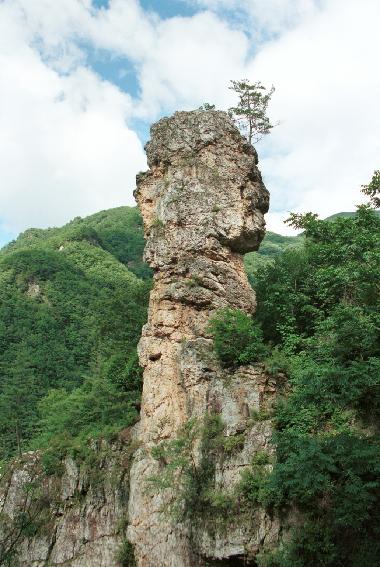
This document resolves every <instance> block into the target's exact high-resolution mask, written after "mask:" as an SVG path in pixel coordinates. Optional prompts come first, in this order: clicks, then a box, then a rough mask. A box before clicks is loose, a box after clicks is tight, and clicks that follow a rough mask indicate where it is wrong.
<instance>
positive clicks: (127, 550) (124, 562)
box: [116, 539, 136, 567]
mask: <svg viewBox="0 0 380 567" xmlns="http://www.w3.org/2000/svg"><path fill="white" fill-rule="evenodd" d="M116 560H117V562H118V563H119V565H120V567H135V566H136V559H135V552H134V549H133V545H132V544H131V543H130V542H129V541H128V540H127V539H125V540H124V541H123V543H122V544H121V547H120V549H119V550H118V552H117V555H116Z"/></svg>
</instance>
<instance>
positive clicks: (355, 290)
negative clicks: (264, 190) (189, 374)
mask: <svg viewBox="0 0 380 567" xmlns="http://www.w3.org/2000/svg"><path fill="white" fill-rule="evenodd" d="M290 222H291V223H292V224H293V225H294V226H295V227H297V228H299V229H302V230H303V243H302V245H298V246H296V247H294V246H293V247H289V248H287V249H286V250H285V251H284V252H283V253H282V254H279V255H277V256H276V257H275V259H274V261H271V262H268V263H266V265H264V266H262V267H261V268H260V269H259V270H258V271H257V273H256V274H255V288H256V293H257V301H258V310H257V314H256V317H255V319H249V318H248V317H247V316H246V315H245V314H243V313H241V312H235V311H233V310H227V311H226V312H224V313H220V314H219V315H218V316H217V317H215V318H214V320H213V322H212V329H213V333H214V338H215V348H216V353H217V355H218V356H219V358H220V360H221V362H222V363H223V364H225V365H230V366H231V365H232V366H233V365H237V366H238V365H239V364H241V363H247V362H253V363H254V362H257V361H259V362H264V364H265V367H266V369H267V372H270V373H274V374H276V373H277V372H279V371H283V372H285V373H286V375H287V377H288V388H287V390H286V394H284V395H283V396H282V397H280V399H279V401H278V403H277V405H276V407H275V409H274V413H273V415H272V418H273V422H274V426H275V431H274V439H273V441H274V443H275V445H276V459H275V461H274V462H272V463H271V465H272V466H271V467H270V469H271V471H269V470H268V464H270V458H269V457H266V456H265V455H262V456H261V457H262V458H261V459H260V461H259V462H257V460H256V462H254V463H253V464H252V468H251V471H250V472H249V473H248V474H247V475H245V477H244V479H243V481H242V485H241V490H242V493H243V496H244V498H245V499H246V501H248V502H250V503H251V505H252V506H253V507H254V506H257V505H259V504H261V505H263V506H265V507H266V508H267V509H268V510H269V511H271V513H276V514H279V515H280V516H281V517H282V518H289V520H290V523H291V520H292V518H293V523H294V524H295V525H294V526H293V529H292V531H291V534H292V537H291V539H290V541H289V542H288V543H287V544H286V545H284V546H283V547H282V548H280V549H278V550H275V551H274V552H271V553H269V554H262V556H261V557H260V558H259V565H260V566H266V567H308V566H311V565H312V566H313V567H317V566H321V567H322V566H330V567H347V566H351V567H372V566H374V565H376V564H378V559H379V557H380V438H379V417H380V389H379V386H380V277H379V275H380V217H379V216H378V214H376V211H374V210H373V209H371V208H370V207H369V206H361V207H359V209H358V211H357V213H356V214H355V215H342V216H339V215H338V216H336V217H335V218H333V219H330V220H325V221H322V220H318V219H317V217H316V216H315V215H313V214H310V213H308V214H306V215H304V216H302V215H291V218H290ZM295 518H298V521H297V520H296V519H295Z"/></svg>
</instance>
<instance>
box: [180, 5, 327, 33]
mask: <svg viewBox="0 0 380 567" xmlns="http://www.w3.org/2000/svg"><path fill="white" fill-rule="evenodd" d="M184 1H185V2H188V3H190V4H193V5H194V4H195V5H197V6H199V7H202V8H206V9H208V10H212V11H215V12H217V13H219V14H223V12H229V16H231V14H233V15H235V18H236V20H237V22H239V23H240V26H241V27H242V28H244V29H245V30H246V32H247V33H249V34H250V35H254V36H256V37H261V36H263V35H264V36H268V34H279V33H281V32H283V31H284V30H287V29H288V28H289V27H292V26H295V25H297V24H299V23H300V22H301V21H302V20H304V19H306V18H310V17H312V16H313V15H314V14H315V13H316V12H317V10H318V9H319V7H320V4H321V2H322V1H323V2H326V1H327V0H184Z"/></svg>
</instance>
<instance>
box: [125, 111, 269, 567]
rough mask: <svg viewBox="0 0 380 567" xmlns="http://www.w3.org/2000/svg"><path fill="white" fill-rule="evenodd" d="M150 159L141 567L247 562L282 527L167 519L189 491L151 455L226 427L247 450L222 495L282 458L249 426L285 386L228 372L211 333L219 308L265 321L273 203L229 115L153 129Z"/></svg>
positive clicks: (217, 462)
mask: <svg viewBox="0 0 380 567" xmlns="http://www.w3.org/2000/svg"><path fill="white" fill-rule="evenodd" d="M146 149H147V156H148V164H149V170H148V171H147V172H146V173H142V174H140V175H139V176H138V179H137V190H136V199H137V201H138V204H139V206H140V209H141V212H142V215H143V219H144V227H145V236H146V240H147V244H146V249H145V259H146V261H147V262H148V263H149V265H150V266H151V267H152V268H153V269H154V272H155V275H154V288H153V291H152V292H151V297H150V306H149V318H148V323H147V324H146V326H145V327H144V329H143V333H142V338H141V341H140V344H139V357H140V363H141V365H142V366H143V368H144V386H143V398H142V411H141V422H140V424H139V430H138V439H139V442H140V444H141V446H140V448H139V449H138V451H137V452H136V454H135V459H134V463H133V465H132V469H131V496H130V501H129V523H130V526H129V529H128V536H129V539H130V541H131V542H132V544H133V545H134V547H135V554H136V558H137V563H138V565H139V566H140V567H149V566H155V567H159V566H160V567H161V566H162V567H164V566H167V567H185V566H196V565H203V564H205V561H209V560H215V559H221V558H227V559H228V558H230V559H233V558H235V560H236V561H238V560H239V559H240V560H241V561H246V559H247V557H250V556H252V557H253V556H254V555H255V553H256V552H257V551H258V550H259V549H261V548H262V546H263V545H269V546H270V545H271V543H273V542H275V541H276V538H277V536H278V526H277V523H276V521H274V520H272V519H271V518H269V517H268V516H267V515H266V514H265V512H264V511H263V510H261V509H259V508H258V509H256V510H253V511H252V510H251V511H250V513H249V514H246V515H245V514H244V513H243V511H239V510H235V511H234V513H233V511H232V510H227V511H225V512H224V515H225V516H226V522H224V525H223V527H221V525H220V522H217V521H216V520H215V521H213V519H212V518H211V519H210V518H208V519H205V521H204V522H202V518H199V517H198V518H197V519H196V518H195V515H193V517H191V516H190V517H189V516H187V517H186V514H183V515H182V516H181V515H179V516H178V514H177V516H176V517H174V516H173V514H171V513H170V512H168V510H170V509H171V508H172V507H173V506H172V504H173V503H175V501H176V499H178V498H179V493H180V492H181V490H182V488H181V478H180V477H181V474H180V471H179V472H178V477H177V478H176V479H175V483H174V485H173V486H172V487H170V486H169V487H168V486H165V485H164V483H161V485H160V483H159V482H155V483H154V482H153V481H154V480H156V481H157V479H160V475H161V477H162V475H163V474H164V472H165V471H164V470H163V469H165V465H167V462H166V463H165V462H163V461H165V459H161V462H160V459H157V458H154V455H152V449H153V452H154V448H155V447H159V446H160V444H161V445H162V444H165V443H167V442H168V441H170V440H174V439H176V438H178V435H179V432H181V431H183V428H184V425H185V424H189V423H191V424H194V423H196V422H203V423H204V420H205V416H206V417H207V416H210V415H213V416H214V415H217V416H219V418H220V423H221V424H222V429H223V431H222V435H223V437H224V438H225V439H226V440H230V446H233V445H234V443H233V441H231V439H232V440H233V439H234V438H235V439H236V438H237V439H238V441H236V443H235V450H234V451H233V452H230V453H229V454H226V451H224V454H223V458H222V459H221V458H220V453H218V455H216V454H215V455H214V456H215V458H214V462H213V483H214V487H215V488H216V489H217V490H218V494H222V495H223V494H224V495H225V494H230V493H231V492H232V491H233V490H234V488H236V486H237V484H238V482H239V480H240V477H241V475H240V473H241V471H242V470H243V469H244V468H245V467H248V466H249V464H250V462H251V459H252V457H253V456H254V455H255V454H256V453H257V452H258V451H261V450H263V449H264V450H268V451H271V448H270V443H269V439H270V435H271V430H270V421H269V420H261V421H256V422H255V421H254V420H252V419H251V417H250V416H251V414H252V412H253V411H257V410H260V409H262V404H263V403H270V397H271V396H272V395H273V391H274V387H273V386H274V385H273V384H270V383H269V382H268V379H267V378H266V377H265V376H264V375H263V374H262V372H261V371H260V369H257V368H256V369H254V368H240V369H239V370H238V371H235V372H233V373H232V372H227V371H226V370H224V369H222V368H221V367H220V365H219V364H218V362H217V360H216V359H215V356H214V355H213V346H212V340H211V338H210V334H209V330H208V326H209V321H210V316H211V315H212V314H213V313H214V312H215V311H216V310H218V309H220V308H225V307H231V308H239V309H241V310H243V311H245V312H247V313H253V312H254V309H255V298H254V294H253V292H252V290H251V288H250V286H249V284H248V281H247V277H246V275H245V272H244V267H243V257H242V254H244V253H246V252H249V251H251V250H256V249H257V248H258V246H259V244H260V241H261V239H262V238H263V235H264V219H263V215H264V213H265V212H266V211H267V209H268V201H269V197H268V192H267V190H266V188H265V186H264V184H263V182H262V178H261V175H260V172H259V170H258V168H257V154H256V151H255V149H254V148H253V147H252V146H251V145H249V144H248V143H247V142H246V140H245V139H244V138H243V137H242V136H241V134H240V133H239V131H238V129H237V128H236V127H235V125H234V124H233V123H232V122H231V120H230V119H229V117H228V116H227V114H225V113H224V112H218V111H193V112H177V113H175V114H174V116H172V117H171V118H164V119H162V120H160V121H159V122H158V123H157V124H155V125H154V126H153V127H152V129H151V141H150V142H148V144H147V147H146ZM268 400H269V401H268ZM206 426H207V424H206ZM237 436H238V437H237ZM203 445H204V444H203ZM225 445H226V446H227V445H228V443H227V441H226V443H225ZM206 452H207V451H206ZM209 452H210V455H209V456H208V455H205V454H204V446H203V449H202V440H201V439H198V440H197V439H194V440H193V450H192V452H191V459H193V462H194V471H195V474H196V471H197V470H199V468H200V467H201V463H202V459H204V458H208V457H210V458H211V453H212V452H213V450H212V449H209ZM187 458H189V455H188V454H187ZM173 482H174V480H173ZM152 484H153V488H152ZM184 505H185V506H186V503H185V504H184ZM229 516H230V517H229ZM234 564H235V563H234Z"/></svg>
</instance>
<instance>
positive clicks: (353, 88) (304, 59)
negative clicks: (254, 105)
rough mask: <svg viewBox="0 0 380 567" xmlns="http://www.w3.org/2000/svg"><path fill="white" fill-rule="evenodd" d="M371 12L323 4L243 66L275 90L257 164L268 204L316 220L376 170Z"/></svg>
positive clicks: (379, 46)
mask: <svg viewBox="0 0 380 567" xmlns="http://www.w3.org/2000/svg"><path fill="white" fill-rule="evenodd" d="M379 17H380V5H379V3H378V2H377V1H376V0H363V1H362V2H360V4H359V3H358V2H356V1H355V0H344V1H343V0H334V1H331V2H330V3H329V4H328V7H326V9H325V10H323V11H321V12H320V13H319V14H318V15H317V16H316V17H315V18H313V19H312V20H310V21H308V22H307V23H305V24H304V25H302V26H300V27H298V28H297V29H294V30H293V31H291V32H289V33H287V34H284V35H283V36H282V37H281V38H280V39H278V40H276V41H273V42H272V43H270V44H268V45H266V46H265V47H263V49H262V50H261V51H260V53H259V54H258V55H257V57H256V59H255V60H254V61H253V62H252V63H251V65H250V71H249V75H250V76H252V77H260V79H261V80H262V81H264V82H273V83H274V84H275V85H276V87H277V92H276V94H275V95H274V97H273V104H272V114H273V115H274V116H276V118H279V119H280V120H282V124H281V125H280V126H279V127H278V128H276V129H274V130H273V133H272V134H271V136H270V137H269V138H268V139H267V140H266V141H265V142H264V143H263V150H265V154H266V156H267V157H266V158H265V159H264V160H263V163H262V167H263V170H264V172H265V176H266V180H267V185H268V188H269V189H270V190H271V193H272V206H274V209H277V210H278V209H279V208H286V209H288V210H289V209H290V210H299V211H306V210H312V211H315V212H318V213H319V214H320V215H321V216H322V217H324V216H328V215H330V214H332V213H334V212H337V211H342V210H352V209H353V208H354V206H355V204H357V203H358V202H360V201H361V200H362V198H361V195H360V193H359V188H360V185H361V183H365V182H367V180H369V178H370V177H371V174H372V171H373V170H374V169H375V168H376V167H379V156H380V136H379V132H380V114H379V112H378V104H379V102H378V101H379V100H380V78H379V75H378V73H377V71H376V68H377V65H378V53H379V52H380V36H379V34H378V33H377V27H378V26H377V22H378V20H379ZM277 216H278V215H277ZM285 216H286V215H285Z"/></svg>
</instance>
